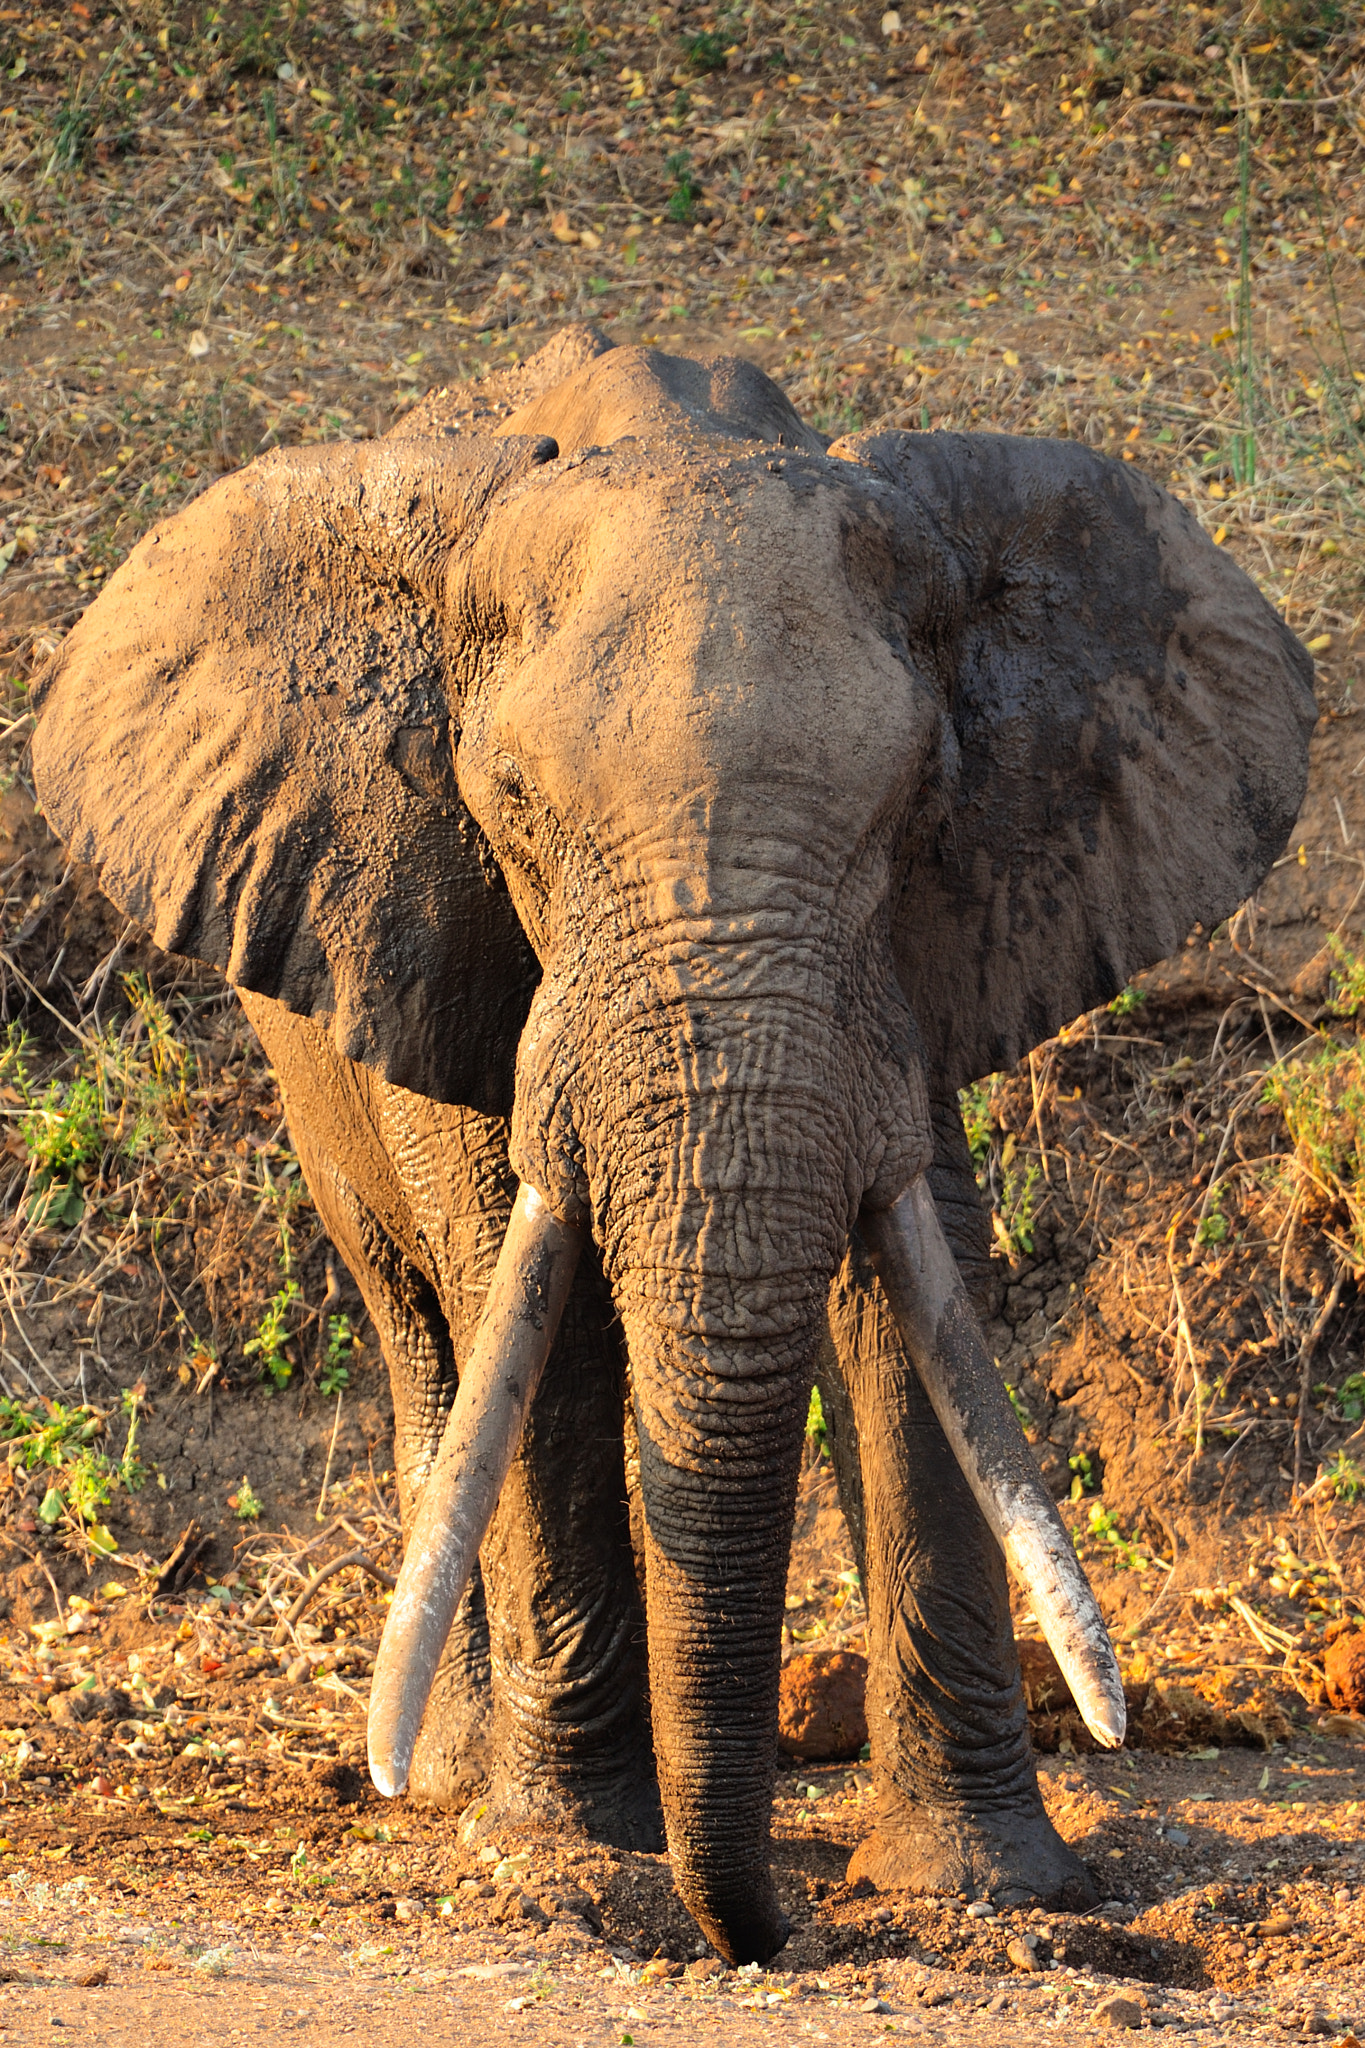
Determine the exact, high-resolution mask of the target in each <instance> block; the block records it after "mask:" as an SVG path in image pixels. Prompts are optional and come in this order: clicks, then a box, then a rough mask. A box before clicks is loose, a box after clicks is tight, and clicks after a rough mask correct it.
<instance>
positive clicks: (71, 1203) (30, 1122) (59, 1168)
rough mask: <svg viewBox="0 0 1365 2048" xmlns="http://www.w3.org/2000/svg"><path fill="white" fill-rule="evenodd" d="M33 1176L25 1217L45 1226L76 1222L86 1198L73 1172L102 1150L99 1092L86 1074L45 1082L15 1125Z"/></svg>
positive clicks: (79, 1169)
mask: <svg viewBox="0 0 1365 2048" xmlns="http://www.w3.org/2000/svg"><path fill="white" fill-rule="evenodd" d="M20 1135H21V1136H22V1138H23V1141H24V1145H25V1148H26V1149H27V1152H28V1155H29V1158H30V1160H31V1161H32V1169H33V1180H32V1187H31V1192H30V1195H29V1201H28V1215H29V1220H30V1221H31V1222H34V1223H45V1224H48V1225H52V1224H57V1223H62V1224H74V1223H79V1222H80V1220H81V1217H82V1216H83V1215H84V1214H85V1197H84V1195H83V1194H82V1193H81V1190H80V1187H79V1184H78V1182H77V1175H78V1174H80V1173H81V1172H82V1170H83V1169H85V1168H87V1167H89V1166H90V1165H91V1164H92V1163H93V1162H94V1161H95V1160H96V1159H98V1158H99V1156H100V1154H101V1152H102V1151H103V1150H104V1127H103V1124H102V1123H101V1121H100V1095H99V1089H98V1088H97V1087H96V1085H95V1083H94V1082H93V1081H92V1080H90V1079H89V1078H88V1077H86V1076H85V1075H78V1076H77V1077H76V1078H75V1080H73V1081H52V1082H49V1084H48V1086H47V1088H46V1090H45V1091H44V1093H43V1096H42V1099H41V1100H40V1101H39V1102H36V1103H34V1105H33V1107H32V1108H31V1109H30V1110H29V1111H28V1112H27V1114H26V1115H25V1117H24V1120H23V1122H22V1124H21V1126H20Z"/></svg>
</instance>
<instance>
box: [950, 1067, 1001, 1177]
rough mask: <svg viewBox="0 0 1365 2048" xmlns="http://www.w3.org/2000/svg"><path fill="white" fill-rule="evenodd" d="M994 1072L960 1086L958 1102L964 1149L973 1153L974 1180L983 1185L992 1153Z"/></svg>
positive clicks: (993, 1134)
mask: <svg viewBox="0 0 1365 2048" xmlns="http://www.w3.org/2000/svg"><path fill="white" fill-rule="evenodd" d="M994 1078H995V1077H994V1075H991V1074H988V1075H987V1076H986V1079H985V1080H984V1081H973V1082H971V1083H970V1084H969V1086H967V1087H966V1088H960V1089H959V1090H958V1096H957V1106H958V1109H959V1111H960V1112H961V1115H962V1128H963V1130H964V1131H965V1132H966V1133H967V1149H968V1150H969V1151H970V1153H971V1155H972V1164H973V1166H974V1167H975V1168H976V1178H977V1184H978V1186H980V1187H984V1186H985V1184H986V1183H985V1179H984V1175H985V1171H986V1162H987V1160H988V1159H989V1158H990V1156H991V1145H992V1143H993V1142H994V1139H995V1122H994V1119H993V1117H992V1115H991V1095H992V1092H993V1091H992V1085H991V1084H992V1082H993V1080H994Z"/></svg>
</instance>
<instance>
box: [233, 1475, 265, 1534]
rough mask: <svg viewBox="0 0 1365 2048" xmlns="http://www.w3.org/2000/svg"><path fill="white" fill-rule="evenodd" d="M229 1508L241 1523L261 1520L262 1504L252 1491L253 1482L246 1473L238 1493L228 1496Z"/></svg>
mask: <svg viewBox="0 0 1365 2048" xmlns="http://www.w3.org/2000/svg"><path fill="white" fill-rule="evenodd" d="M228 1506H229V1507H230V1508H231V1509H232V1512H233V1514H234V1515H236V1517H237V1520H238V1521H239V1522H259V1520H260V1519H261V1503H260V1501H259V1500H258V1499H257V1497H256V1495H255V1493H254V1491H253V1490H252V1485H251V1481H250V1480H249V1479H248V1478H247V1476H246V1474H245V1472H244V1473H243V1474H242V1483H241V1485H240V1486H239V1487H238V1488H237V1491H236V1493H230V1494H229V1495H228Z"/></svg>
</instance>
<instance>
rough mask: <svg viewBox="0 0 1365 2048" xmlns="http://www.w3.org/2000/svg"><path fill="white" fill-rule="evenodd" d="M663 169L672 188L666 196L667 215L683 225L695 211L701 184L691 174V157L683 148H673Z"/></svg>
mask: <svg viewBox="0 0 1365 2048" xmlns="http://www.w3.org/2000/svg"><path fill="white" fill-rule="evenodd" d="M664 169H665V170H666V171H667V173H668V175H669V177H670V178H671V179H672V180H673V190H672V192H671V193H670V194H669V197H668V217H669V219H670V220H676V221H680V222H681V223H682V224H683V225H684V226H685V225H686V224H687V222H689V221H690V220H691V218H692V216H693V214H694V213H695V212H696V208H697V201H698V200H699V199H700V198H701V186H700V185H699V184H698V183H697V181H696V179H695V178H694V177H693V176H692V159H691V157H690V156H689V155H688V153H687V151H686V150H685V149H678V150H675V151H674V152H673V155H672V156H671V157H669V159H668V162H667V163H666V164H665V165H664Z"/></svg>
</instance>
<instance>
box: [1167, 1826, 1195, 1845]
mask: <svg viewBox="0 0 1365 2048" xmlns="http://www.w3.org/2000/svg"><path fill="white" fill-rule="evenodd" d="M1166 1840H1167V1841H1168V1842H1169V1843H1170V1845H1171V1847H1172V1848H1173V1849H1188V1848H1189V1846H1190V1838H1189V1836H1188V1834H1187V1833H1186V1832H1185V1830H1184V1828H1167V1830H1166Z"/></svg>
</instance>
